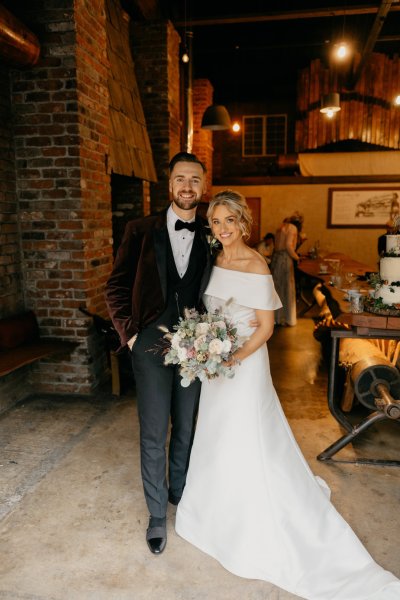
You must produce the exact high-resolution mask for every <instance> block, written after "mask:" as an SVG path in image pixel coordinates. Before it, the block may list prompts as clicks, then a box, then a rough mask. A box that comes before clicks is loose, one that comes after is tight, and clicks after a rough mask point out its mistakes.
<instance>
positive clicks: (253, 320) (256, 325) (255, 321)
mask: <svg viewBox="0 0 400 600" xmlns="http://www.w3.org/2000/svg"><path fill="white" fill-rule="evenodd" d="M259 324H260V323H259V322H258V321H257V319H252V320H251V321H249V326H250V327H258V326H259Z"/></svg>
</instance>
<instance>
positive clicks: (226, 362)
mask: <svg viewBox="0 0 400 600" xmlns="http://www.w3.org/2000/svg"><path fill="white" fill-rule="evenodd" d="M222 364H223V366H224V367H234V366H236V365H240V360H239V359H238V358H236V356H234V355H233V354H232V356H231V357H230V358H229V359H228V360H224V362H223V363H222Z"/></svg>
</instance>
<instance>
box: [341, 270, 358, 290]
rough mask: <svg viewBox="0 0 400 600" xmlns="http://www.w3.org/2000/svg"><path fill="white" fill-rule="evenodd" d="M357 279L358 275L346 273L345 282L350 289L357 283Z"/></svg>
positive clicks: (350, 272)
mask: <svg viewBox="0 0 400 600" xmlns="http://www.w3.org/2000/svg"><path fill="white" fill-rule="evenodd" d="M356 279H357V274H356V273H353V272H352V271H345V273H344V280H345V282H346V283H347V287H348V288H350V287H351V284H352V283H354V281H356Z"/></svg>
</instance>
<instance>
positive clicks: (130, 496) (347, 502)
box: [0, 319, 400, 600]
mask: <svg viewBox="0 0 400 600" xmlns="http://www.w3.org/2000/svg"><path fill="white" fill-rule="evenodd" d="M312 328H313V322H312V321H311V320H310V319H301V320H300V321H299V324H298V325H297V327H296V328H279V329H277V330H276V332H275V334H274V336H273V339H272V340H271V342H270V344H269V348H270V355H271V366H272V371H273V377H274V381H275V385H276V388H277V390H278V393H279V395H280V398H281V401H282V404H283V407H284V410H285V413H286V415H287V417H288V419H289V421H290V424H291V426H292V428H293V431H294V434H295V436H296V438H297V440H298V442H299V444H300V446H301V448H302V450H303V452H304V454H305V456H306V458H307V459H308V461H309V462H310V464H311V467H312V469H313V471H314V472H315V473H316V474H318V475H320V476H321V477H323V478H324V479H326V481H327V482H328V484H329V485H330V487H331V489H332V499H333V502H334V504H335V505H336V507H337V508H338V509H339V510H340V512H341V513H342V514H343V516H344V517H345V518H346V520H347V521H348V522H349V523H350V524H351V525H352V527H353V529H354V530H355V531H356V533H357V534H358V536H359V537H360V538H361V540H362V541H363V543H364V544H365V545H366V546H367V548H368V550H369V551H370V552H371V554H372V555H373V556H374V558H375V559H376V560H377V562H379V563H380V564H381V565H382V566H384V567H385V568H387V569H389V570H391V571H393V572H394V573H395V574H396V575H397V576H400V560H399V559H400V551H399V545H398V540H399V529H400V526H399V512H398V511H399V500H400V469H399V468H397V467H381V466H356V465H354V464H346V463H341V462H336V463H330V464H326V463H320V462H318V461H317V460H316V455H317V454H318V453H319V452H321V451H322V450H323V449H325V448H326V447H327V446H329V445H330V444H331V443H332V442H333V441H335V440H336V439H337V438H338V437H340V435H341V430H340V427H339V425H338V424H337V422H336V421H335V420H334V419H333V417H331V415H330V413H329V412H328V409H327V401H326V385H327V381H326V369H325V368H324V366H323V365H320V347H319V344H318V343H317V342H316V341H315V340H314V338H313V336H312ZM0 440H1V442H0V495H1V505H0V532H1V535H0V555H1V560H0V599H1V598H5V599H7V600H17V599H18V600H155V599H158V598H162V599H163V600H228V599H229V600H243V598H245V599H246V600H289V599H293V598H295V596H293V595H292V594H289V593H287V592H284V591H282V590H280V589H278V588H275V587H274V586H272V585H269V584H268V583H265V582H261V581H251V580H245V579H240V578H239V577H236V576H235V575H232V574H231V573H229V572H227V571H225V570H224V569H223V567H221V566H220V565H219V564H218V563H217V562H216V561H214V560H213V559H211V558H210V557H208V556H207V555H204V554H202V553H201V552H200V551H199V550H197V549H196V548H194V547H192V546H190V545H189V544H188V543H187V542H185V541H183V540H182V539H180V538H179V537H178V536H177V535H176V534H175V532H174V528H173V526H174V513H175V508H174V507H170V508H169V513H168V535H169V538H168V545H167V549H166V551H165V552H164V553H163V554H162V555H161V556H158V557H155V556H153V555H152V554H150V552H149V551H148V549H147V546H146V543H145V540H144V533H145V529H146V527H147V521H148V513H147V509H146V506H145V503H144V499H143V494H142V487H141V480H140V474H139V450H138V426H137V420H136V408H135V398H134V395H133V393H132V392H129V393H128V392H125V393H124V394H123V396H121V398H120V399H117V400H116V399H113V398H112V397H111V396H110V395H109V394H107V393H106V392H104V394H102V395H101V396H99V397H97V398H96V399H92V400H88V399H70V398H69V399H54V398H44V397H39V398H32V399H30V400H27V401H26V402H25V403H23V404H21V405H19V406H17V407H16V408H14V409H12V410H10V411H9V412H7V413H6V414H4V415H3V416H2V417H1V418H0ZM339 456H340V457H341V458H345V459H349V458H350V459H351V458H354V457H357V456H371V457H374V458H395V459H400V449H399V425H398V423H393V422H389V421H385V422H384V423H381V424H380V425H379V426H376V427H375V428H374V430H373V431H372V430H369V431H368V432H367V433H366V434H365V436H364V437H363V438H362V440H359V441H357V443H356V444H354V446H351V447H347V448H346V449H344V450H343V451H341V453H340V455H338V458H339Z"/></svg>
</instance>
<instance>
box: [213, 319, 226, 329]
mask: <svg viewBox="0 0 400 600" xmlns="http://www.w3.org/2000/svg"><path fill="white" fill-rule="evenodd" d="M214 327H217V328H218V329H226V323H225V321H214Z"/></svg>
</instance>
